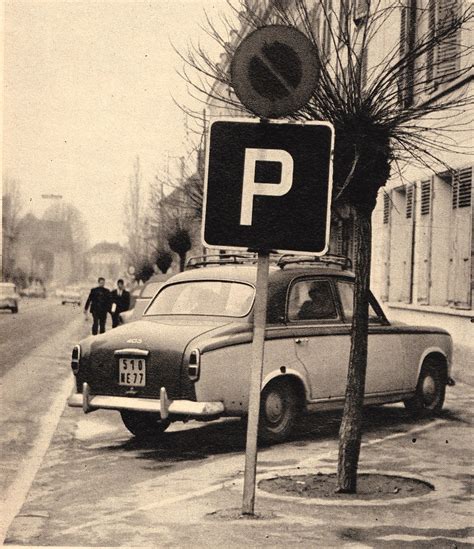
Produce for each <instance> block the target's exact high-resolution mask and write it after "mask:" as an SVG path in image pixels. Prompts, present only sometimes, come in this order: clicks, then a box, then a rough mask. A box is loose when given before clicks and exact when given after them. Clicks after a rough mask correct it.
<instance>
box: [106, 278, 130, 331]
mask: <svg viewBox="0 0 474 549" xmlns="http://www.w3.org/2000/svg"><path fill="white" fill-rule="evenodd" d="M110 302H111V307H110V314H111V315H112V328H116V327H117V326H118V325H119V323H120V313H123V312H124V311H128V309H129V308H130V292H127V290H126V289H125V288H124V284H123V280H122V279H121V278H119V279H118V280H117V289H116V290H112V292H110Z"/></svg>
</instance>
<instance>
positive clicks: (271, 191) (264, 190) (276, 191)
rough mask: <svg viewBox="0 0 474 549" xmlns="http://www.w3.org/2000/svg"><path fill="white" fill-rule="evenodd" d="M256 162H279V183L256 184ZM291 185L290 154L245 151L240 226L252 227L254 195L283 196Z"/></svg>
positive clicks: (278, 151)
mask: <svg viewBox="0 0 474 549" xmlns="http://www.w3.org/2000/svg"><path fill="white" fill-rule="evenodd" d="M257 162H279V163H280V164H281V177H280V181H279V182H278V181H275V182H274V183H257V182H256V181H255V166H256V164H257ZM292 185H293V158H292V156H291V155H290V153H288V152H287V151H284V150H282V149H245V162H244V181H243V187H242V206H241V209H240V224H241V225H252V214H253V197H254V196H255V195H264V196H283V195H284V194H286V193H287V192H288V191H289V190H290V189H291V187H292Z"/></svg>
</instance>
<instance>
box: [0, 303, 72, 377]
mask: <svg viewBox="0 0 474 549" xmlns="http://www.w3.org/2000/svg"><path fill="white" fill-rule="evenodd" d="M78 314H79V308H78V307H77V306H73V305H64V306H62V305H61V304H60V302H59V301H58V300H57V299H53V298H50V299H33V298H32V299H27V298H24V299H22V300H21V301H20V304H19V312H18V314H16V315H14V314H12V313H11V312H10V311H0V357H1V360H0V376H3V375H5V374H6V372H7V371H8V370H10V369H11V368H13V367H14V366H15V365H16V364H18V363H19V362H20V361H21V360H22V359H23V358H24V357H25V356H27V355H28V354H29V353H31V352H32V351H33V349H34V348H35V347H37V346H38V345H41V344H42V343H44V342H45V341H47V339H48V338H49V337H51V336H52V335H54V334H55V333H56V332H57V331H58V330H60V329H61V328H63V327H64V326H65V325H66V324H67V323H69V322H71V321H72V320H73V319H74V318H77V317H78Z"/></svg>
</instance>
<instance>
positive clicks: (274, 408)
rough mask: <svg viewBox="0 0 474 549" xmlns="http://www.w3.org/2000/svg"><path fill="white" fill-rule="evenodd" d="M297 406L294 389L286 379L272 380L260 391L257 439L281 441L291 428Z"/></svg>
mask: <svg viewBox="0 0 474 549" xmlns="http://www.w3.org/2000/svg"><path fill="white" fill-rule="evenodd" d="M298 412H299V406H298V401H297V395H296V391H295V389H294V387H293V385H291V384H290V383H288V381H284V380H282V381H278V380H277V381H274V382H272V383H270V384H269V385H267V386H266V387H265V389H264V390H263V392H262V397H261V401H260V418H259V439H260V440H261V441H262V442H283V441H284V440H286V439H287V438H288V436H289V435H290V433H291V431H292V430H293V427H294V424H295V421H296V418H297V417H298Z"/></svg>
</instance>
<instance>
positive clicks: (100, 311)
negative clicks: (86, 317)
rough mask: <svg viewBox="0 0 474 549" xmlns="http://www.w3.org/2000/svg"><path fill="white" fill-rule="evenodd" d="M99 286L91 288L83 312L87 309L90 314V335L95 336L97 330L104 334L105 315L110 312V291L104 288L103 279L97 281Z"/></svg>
mask: <svg viewBox="0 0 474 549" xmlns="http://www.w3.org/2000/svg"><path fill="white" fill-rule="evenodd" d="M97 282H98V283H99V285H98V286H97V287H96V288H92V290H91V291H90V294H89V297H88V298H87V301H86V305H85V307H84V312H85V313H87V310H88V309H89V305H90V310H91V313H92V318H93V319H94V320H93V323H92V335H97V329H99V332H100V333H101V334H103V333H104V332H105V323H106V321H107V313H108V312H109V311H110V291H109V290H108V289H107V288H104V285H105V278H102V277H100V278H99V279H98V281H97Z"/></svg>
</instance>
